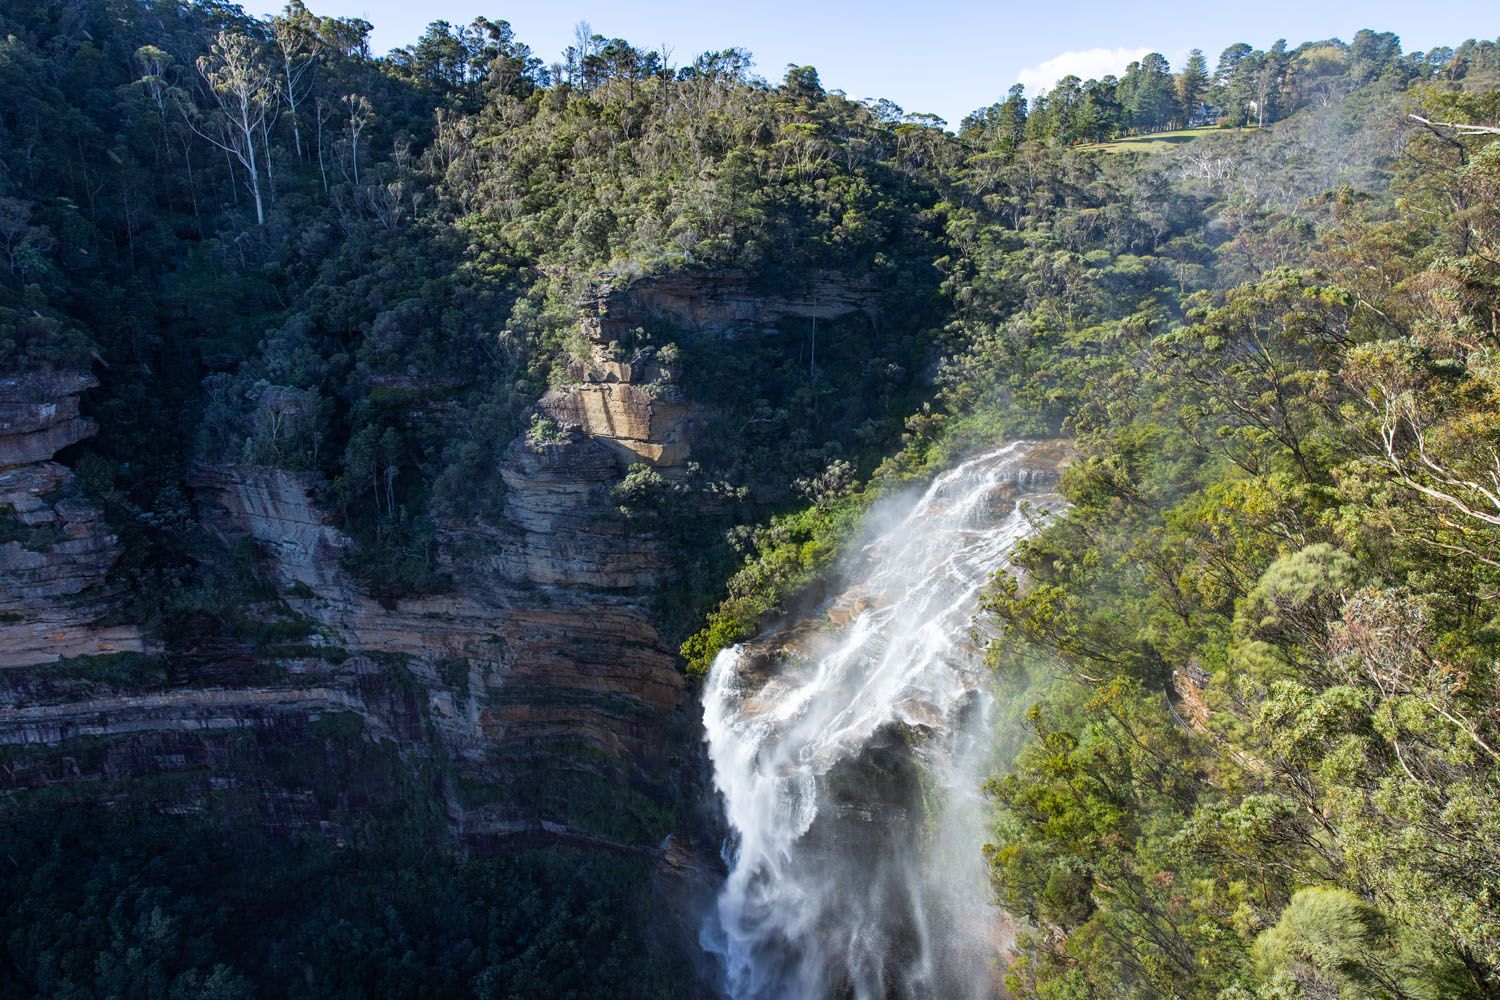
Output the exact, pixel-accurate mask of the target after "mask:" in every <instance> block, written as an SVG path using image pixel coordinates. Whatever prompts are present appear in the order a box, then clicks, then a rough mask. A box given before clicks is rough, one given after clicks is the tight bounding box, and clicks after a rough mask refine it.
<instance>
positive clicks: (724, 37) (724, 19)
mask: <svg viewBox="0 0 1500 1000" xmlns="http://www.w3.org/2000/svg"><path fill="white" fill-rule="evenodd" d="M284 2H285V0H251V2H248V3H245V5H244V6H245V9H246V10H248V11H250V12H251V13H254V14H267V13H270V12H272V11H275V10H278V9H280V7H281V6H282V4H283V3H284ZM306 2H307V3H308V6H309V7H310V8H311V9H312V10H313V11H315V12H316V13H319V14H335V15H343V16H357V17H363V18H365V19H366V20H368V21H369V22H370V23H372V24H373V25H374V26H375V31H374V44H375V48H376V50H377V51H379V52H382V53H383V52H385V51H386V50H388V49H390V48H393V47H396V46H400V45H405V44H408V43H410V42H412V41H413V40H415V39H416V37H417V36H418V35H420V34H421V32H422V29H423V28H424V27H425V25H426V24H427V22H429V21H432V20H434V19H436V18H443V19H445V20H447V21H451V22H453V23H463V22H467V21H470V20H472V19H473V18H474V17H475V16H478V15H481V14H483V15H485V16H487V17H490V18H492V19H500V18H503V19H505V20H507V21H509V22H510V23H511V25H512V27H514V28H515V30H516V34H517V36H518V37H519V38H520V39H521V41H523V42H525V43H526V44H528V45H530V46H531V47H532V49H533V50H534V51H535V52H536V53H537V55H539V56H541V57H542V58H543V59H544V60H546V61H547V62H549V63H550V62H552V61H554V60H555V59H557V57H558V55H559V53H561V52H562V50H563V48H565V47H566V46H567V45H569V44H570V43H571V41H572V38H573V29H574V26H575V25H576V24H577V23H578V22H579V21H587V22H589V24H590V26H591V27H592V28H593V29H594V31H596V32H598V33H599V34H603V35H607V36H611V37H620V38H625V39H627V40H629V41H630V42H631V43H633V44H635V45H637V46H639V47H643V48H657V47H660V46H661V45H662V44H666V45H669V46H671V49H672V58H673V61H674V62H676V63H678V64H679V65H681V64H683V63H687V62H689V61H691V60H692V57H693V56H694V55H696V54H697V53H699V52H702V51H705V50H707V49H720V48H727V47H729V46H739V47H742V48H746V49H749V50H750V51H751V52H752V53H753V54H754V55H755V62H756V69H757V72H759V73H760V74H761V75H762V76H764V77H766V78H767V79H769V80H772V81H773V82H774V81H779V80H780V78H781V76H782V73H783V72H784V70H785V67H786V65H787V63H793V62H795V63H798V64H807V63H810V64H812V65H814V66H816V67H817V68H818V72H819V74H820V75H821V77H822V80H823V85H824V86H825V87H827V88H829V89H830V90H833V89H838V90H843V91H844V92H845V93H847V94H848V95H849V96H850V97H853V98H856V99H858V98H866V97H886V98H889V99H891V100H893V101H895V102H896V103H897V104H900V105H901V106H902V107H904V108H905V109H906V110H907V111H926V112H932V113H935V114H938V115H941V116H942V117H943V118H946V119H947V120H948V122H949V124H950V125H953V126H957V124H958V122H959V119H961V118H962V117H963V116H964V115H965V114H967V113H968V112H970V111H972V110H974V109H975V108H977V107H980V106H982V105H985V104H988V103H990V102H991V101H994V100H996V99H998V98H999V97H1001V96H1003V95H1004V93H1005V91H1006V89H1007V88H1009V87H1010V86H1011V84H1013V83H1016V82H1018V81H1021V82H1025V83H1027V84H1029V85H1030V86H1031V87H1032V88H1033V89H1035V88H1036V87H1038V86H1040V87H1042V88H1043V89H1045V88H1046V87H1047V86H1049V85H1050V84H1051V82H1053V81H1054V80H1056V78H1057V77H1058V76H1061V75H1065V74H1066V73H1068V72H1077V73H1078V75H1079V76H1083V77H1087V76H1090V75H1099V74H1102V73H1105V72H1118V71H1119V70H1120V69H1123V68H1124V66H1125V64H1126V63H1128V62H1129V61H1130V60H1131V59H1133V58H1138V57H1139V55H1140V54H1142V53H1144V52H1148V51H1151V50H1155V51H1158V52H1161V53H1163V54H1164V55H1166V56H1167V58H1168V59H1170V60H1171V61H1172V64H1173V67H1174V68H1175V67H1176V66H1177V65H1178V64H1179V63H1180V61H1181V60H1182V58H1183V57H1184V56H1185V55H1186V54H1187V52H1188V50H1189V49H1191V48H1194V47H1197V48H1201V49H1203V51H1204V52H1205V53H1206V54H1207V55H1208V58H1209V65H1210V68H1212V65H1213V62H1214V61H1215V59H1216V58H1217V57H1218V54H1219V52H1220V51H1221V50H1223V49H1224V47H1225V46H1227V45H1230V44H1231V43H1233V42H1239V41H1244V42H1249V43H1250V44H1251V45H1254V46H1255V47H1257V48H1264V47H1265V46H1268V45H1270V44H1271V43H1272V42H1274V41H1275V40H1276V39H1277V38H1286V39H1287V41H1288V42H1289V43H1291V44H1292V45H1296V44H1298V43H1299V42H1303V41H1307V40H1309V39H1322V38H1329V37H1339V38H1343V39H1344V40H1345V41H1348V40H1349V38H1350V37H1352V36H1353V34H1354V33H1355V32H1356V31H1358V30H1359V29H1360V28H1364V27H1369V28H1374V29H1376V30H1378V31H1394V32H1396V33H1397V34H1398V35H1400V36H1401V40H1402V44H1403V46H1404V47H1405V48H1406V49H1407V50H1408V51H1410V50H1412V49H1429V48H1432V47H1433V46H1435V45H1456V44H1458V43H1459V42H1461V41H1463V40H1464V39H1466V38H1471V37H1478V38H1491V39H1493V38H1496V37H1497V36H1500V3H1496V2H1495V0H1440V2H1427V3H1413V2H1411V0H1363V2H1351V0H1333V2H1329V0H1252V2H1248V3H1243V2H1226V0H1199V2H1194V3H1183V2H1175V3H1160V2H1154V3H1153V2H1135V3H1130V2H1123V0H1116V2H1102V0H1056V2H1046V0H1043V2H1037V0H1031V2H1027V3H1017V2H1009V3H1007V2H1005V0H992V2H982V3H976V2H960V0H905V2H894V0H873V2H867V3H847V2H835V0H719V2H715V0H698V2H686V0H635V2H631V3H618V2H616V3H609V2H601V0H561V2H559V0H547V2H532V3H522V4H512V5H506V4H503V3H501V4H495V3H481V2H475V0H427V2H424V3H412V2H410V0H306Z"/></svg>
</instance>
